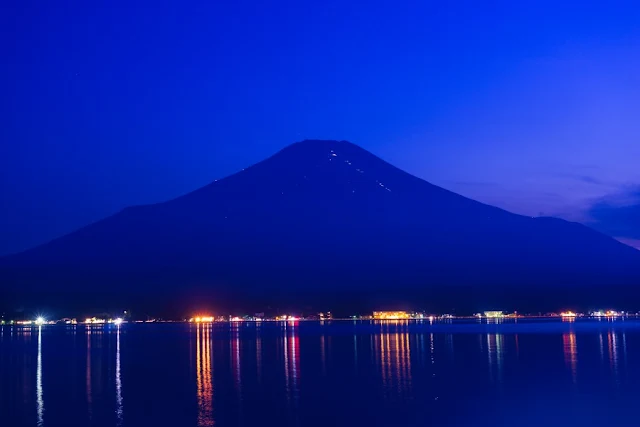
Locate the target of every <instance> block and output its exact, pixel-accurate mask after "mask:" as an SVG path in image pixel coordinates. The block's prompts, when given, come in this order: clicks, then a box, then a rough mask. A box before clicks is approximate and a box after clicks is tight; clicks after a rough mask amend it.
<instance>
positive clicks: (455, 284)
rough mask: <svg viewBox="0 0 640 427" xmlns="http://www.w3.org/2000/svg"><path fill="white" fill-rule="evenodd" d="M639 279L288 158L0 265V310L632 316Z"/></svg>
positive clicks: (471, 205)
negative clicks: (605, 312) (87, 303)
mask: <svg viewBox="0 0 640 427" xmlns="http://www.w3.org/2000/svg"><path fill="white" fill-rule="evenodd" d="M639 278H640V252H639V251H637V250H635V249H632V248H630V247H628V246H625V245H623V244H621V243H619V242H617V241H616V240H614V239H612V238H610V237H607V236H605V235H603V234H600V233H598V232H596V231H594V230H592V229H590V228H587V227H586V226H583V225H580V224H577V223H570V222H567V221H564V220H560V219H555V218H532V217H525V216H521V215H516V214H512V213H509V212H507V211H504V210H502V209H499V208H496V207H493V206H489V205H485V204H482V203H479V202H476V201H474V200H471V199H468V198H465V197H462V196H460V195H458V194H455V193H453V192H450V191H447V190H445V189H443V188H440V187H437V186H435V185H432V184H430V183H428V182H426V181H424V180H421V179H419V178H416V177H414V176H412V175H409V174H407V173H406V172H403V171H402V170H400V169H398V168H396V167H394V166H392V165H390V164H388V163H386V162H385V161H383V160H381V159H380V158H378V157H376V156H374V155H373V154H371V153H369V152H367V151H365V150H363V149H361V148H359V147H358V146H356V145H353V144H351V143H349V142H346V141H303V142H299V143H295V144H293V145H290V146H288V147H286V148H284V149H283V150H281V151H280V152H278V153H276V154H275V155H274V156H272V157H270V158H268V159H266V160H264V161H262V162H260V163H257V164H255V165H253V166H251V167H249V168H247V169H243V170H242V171H240V172H238V173H236V174H234V175H231V176H229V177H227V178H224V179H221V180H217V181H215V182H212V183H211V184H209V185H207V186H205V187H203V188H200V189H198V190H196V191H193V192H191V193H189V194H186V195H184V196H181V197H178V198H176V199H173V200H170V201H167V202H164V203H158V204H153V205H146V206H135V207H130V208H127V209H124V210H123V211H121V212H119V213H118V214H116V215H113V216H111V217H108V218H106V219H104V220H102V221H99V222H96V223H94V224H91V225H88V226H86V227H84V228H82V229H80V230H78V231H76V232H73V233H71V234H68V235H66V236H63V237H61V238H59V239H56V240H53V241H51V242H49V243H47V244H44V245H42V246H38V247H36V248H33V249H31V250H28V251H26V252H23V253H20V254H17V255H13V256H10V257H5V258H4V259H2V260H0V279H1V280H2V282H1V283H2V284H3V286H2V291H3V292H4V293H5V294H7V295H8V296H7V298H11V300H12V301H22V300H24V299H28V298H35V296H36V295H40V296H41V298H42V299H44V302H45V303H46V302H47V301H52V300H50V298H53V297H57V298H58V302H60V299H61V298H64V300H65V301H76V300H80V299H82V298H81V297H82V296H84V297H87V298H94V299H95V298H97V297H98V296H99V298H106V299H109V300H110V301H111V300H113V301H119V300H121V299H122V300H127V302H130V301H132V299H130V298H133V300H136V301H138V302H140V301H143V302H146V303H149V305H153V304H155V303H156V302H157V303H160V301H163V303H162V304H164V305H163V306H164V307H166V306H170V305H171V304H172V303H175V304H178V303H180V304H183V303H184V304H186V305H188V304H193V300H194V299H195V300H200V299H210V300H212V301H215V302H216V304H218V305H219V306H224V307H225V308H227V307H228V308H235V307H252V308H253V307H256V308H259V307H261V306H264V305H267V304H269V305H272V306H286V305H295V304H304V305H305V306H314V307H315V306H319V305H322V306H331V305H333V306H342V307H345V308H346V307H349V308H350V307H356V306H367V307H368V306H377V307H379V306H382V305H385V304H386V305H392V304H405V305H409V304H411V305H421V306H427V307H434V308H435V306H439V307H452V308H457V307H460V308H462V307H469V308H474V309H475V308H481V306H482V305H483V304H493V305H494V306H496V305H501V304H502V305H504V306H506V305H507V304H508V305H509V307H511V306H513V305H515V304H519V305H520V306H524V305H526V304H527V303H532V302H533V301H537V303H538V304H540V303H546V302H549V299H553V300H554V301H558V302H560V301H565V302H566V303H572V302H573V301H582V300H584V303H585V304H596V303H598V302H600V301H609V300H611V301H613V299H612V296H618V297H620V298H622V295H624V301H625V302H629V298H636V297H637V295H636V291H635V289H636V288H635V286H634V285H637V284H638V283H640V280H639ZM613 289H615V290H616V291H615V294H614V295H611V292H610V291H611V290H613ZM25 295H28V297H26V296H25ZM61 295H62V296H61ZM128 298H129V299H128ZM607 298H608V299H607ZM187 300H190V301H191V302H187ZM638 302H640V301H638ZM152 303H153V304H152ZM509 307H505V308H509ZM329 308H331V307H329Z"/></svg>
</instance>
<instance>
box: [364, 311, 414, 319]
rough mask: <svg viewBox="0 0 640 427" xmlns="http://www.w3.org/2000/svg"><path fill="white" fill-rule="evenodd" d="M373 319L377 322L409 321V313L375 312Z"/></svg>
mask: <svg viewBox="0 0 640 427" xmlns="http://www.w3.org/2000/svg"><path fill="white" fill-rule="evenodd" d="M373 318H374V319H376V320H400V319H408V318H409V313H407V312H406V311H374V312H373Z"/></svg>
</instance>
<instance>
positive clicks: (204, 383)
mask: <svg viewBox="0 0 640 427" xmlns="http://www.w3.org/2000/svg"><path fill="white" fill-rule="evenodd" d="M210 328H211V326H210V325H206V324H203V325H196V369H197V372H196V382H197V394H196V398H197V401H198V426H203V427H206V426H212V425H214V422H213V378H212V375H213V372H212V369H211V357H212V356H211V337H210V332H211V329H210Z"/></svg>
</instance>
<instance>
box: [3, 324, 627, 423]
mask: <svg viewBox="0 0 640 427" xmlns="http://www.w3.org/2000/svg"><path fill="white" fill-rule="evenodd" d="M0 328H1V329H0V330H1V332H0V426H3V427H4V426H7V427H14V426H16V427H18V426H45V427H57V426H64V427H69V426H82V427H86V426H100V427H103V426H104V427H107V426H108V427H112V426H180V427H182V426H214V425H215V426H279V427H283V426H323V427H325V426H449V425H451V426H496V425H518V426H540V425H547V426H560V425H562V426H566V425H583V426H595V425H604V424H612V423H625V424H634V423H635V422H636V418H637V411H636V401H637V400H638V398H639V397H640V388H638V386H639V385H640V322H636V321H630V320H616V321H600V322H598V321H577V322H571V323H568V322H560V321H553V322H550V321H538V322H531V321H530V322H523V321H519V322H518V323H503V324H478V323H473V322H453V323H434V324H430V323H429V322H424V323H418V322H415V323H414V322H409V323H408V322H397V323H375V322H360V321H358V322H351V321H333V322H325V323H324V324H321V323H320V322H297V323H280V322H278V323H276V322H264V323H263V324H259V323H257V324H256V323H238V324H215V325H213V326H206V325H201V326H199V327H198V326H196V325H189V324H178V323H176V324H125V325H122V326H121V327H120V328H118V327H116V326H113V325H110V326H99V327H95V326H94V327H88V326H85V325H78V326H73V327H72V326H44V327H42V328H38V327H15V326H14V327H10V326H4V327H0Z"/></svg>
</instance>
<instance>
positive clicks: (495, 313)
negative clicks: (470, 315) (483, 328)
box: [484, 311, 504, 319]
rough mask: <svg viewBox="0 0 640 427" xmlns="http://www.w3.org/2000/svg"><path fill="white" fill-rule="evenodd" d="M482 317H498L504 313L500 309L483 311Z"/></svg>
mask: <svg viewBox="0 0 640 427" xmlns="http://www.w3.org/2000/svg"><path fill="white" fill-rule="evenodd" d="M484 317H487V318H491V319H495V318H498V317H504V313H503V312H502V311H485V312H484Z"/></svg>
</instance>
